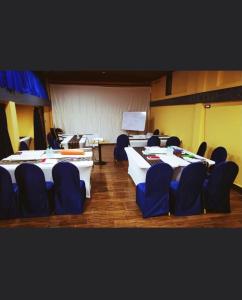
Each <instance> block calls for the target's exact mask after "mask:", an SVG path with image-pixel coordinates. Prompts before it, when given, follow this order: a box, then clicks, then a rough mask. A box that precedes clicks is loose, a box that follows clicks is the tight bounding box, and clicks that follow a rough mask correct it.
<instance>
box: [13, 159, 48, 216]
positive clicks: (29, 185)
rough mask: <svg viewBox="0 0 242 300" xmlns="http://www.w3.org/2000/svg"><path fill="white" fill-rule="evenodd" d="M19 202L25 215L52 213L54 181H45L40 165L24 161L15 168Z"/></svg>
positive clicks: (46, 214)
mask: <svg viewBox="0 0 242 300" xmlns="http://www.w3.org/2000/svg"><path fill="white" fill-rule="evenodd" d="M15 178H16V181H17V184H18V188H19V202H20V209H21V214H22V216H23V217H42V216H48V215H49V214H50V207H51V201H52V199H51V197H52V190H53V182H50V181H45V176H44V173H43V171H42V170H41V168H40V167H38V166H36V165H34V164H31V163H22V164H20V165H19V166H18V167H17V168H16V169H15Z"/></svg>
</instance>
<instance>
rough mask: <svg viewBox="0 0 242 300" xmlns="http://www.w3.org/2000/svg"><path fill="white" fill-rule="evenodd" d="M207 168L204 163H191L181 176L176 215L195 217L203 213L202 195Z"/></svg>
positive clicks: (176, 198) (176, 199) (176, 201)
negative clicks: (194, 215)
mask: <svg viewBox="0 0 242 300" xmlns="http://www.w3.org/2000/svg"><path fill="white" fill-rule="evenodd" d="M206 174H207V168H206V165H205V164H203V163H202V162H197V163H191V164H190V165H188V166H186V167H185V168H184V169H183V171H182V174H181V177H180V181H179V184H178V188H177V191H176V193H175V207H174V213H175V215H193V214H200V213H201V212H202V202H201V193H202V189H203V183H204V180H205V178H206Z"/></svg>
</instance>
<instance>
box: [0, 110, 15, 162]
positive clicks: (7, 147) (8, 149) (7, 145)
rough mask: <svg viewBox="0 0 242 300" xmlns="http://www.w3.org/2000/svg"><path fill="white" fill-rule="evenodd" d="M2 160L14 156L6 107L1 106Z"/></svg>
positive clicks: (0, 148) (0, 136) (0, 134)
mask: <svg viewBox="0 0 242 300" xmlns="http://www.w3.org/2000/svg"><path fill="white" fill-rule="evenodd" d="M0 124H1V126H0V159H3V158H5V157H8V156H9V155H12V154H13V147H12V144H11V140H10V137H9V133H8V124H7V118H6V113H5V106H4V105H3V104H0Z"/></svg>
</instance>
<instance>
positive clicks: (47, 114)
mask: <svg viewBox="0 0 242 300" xmlns="http://www.w3.org/2000/svg"><path fill="white" fill-rule="evenodd" d="M44 119H45V131H46V134H47V133H48V132H50V128H51V127H53V120H52V111H51V107H49V106H45V107H44Z"/></svg>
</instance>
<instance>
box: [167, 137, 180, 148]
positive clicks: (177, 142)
mask: <svg viewBox="0 0 242 300" xmlns="http://www.w3.org/2000/svg"><path fill="white" fill-rule="evenodd" d="M180 145H181V141H180V139H179V138H178V137H177V136H171V137H169V138H168V139H167V141H166V147H169V146H177V147H180Z"/></svg>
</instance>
